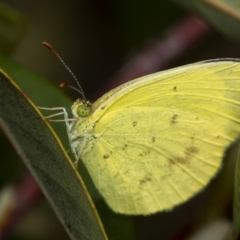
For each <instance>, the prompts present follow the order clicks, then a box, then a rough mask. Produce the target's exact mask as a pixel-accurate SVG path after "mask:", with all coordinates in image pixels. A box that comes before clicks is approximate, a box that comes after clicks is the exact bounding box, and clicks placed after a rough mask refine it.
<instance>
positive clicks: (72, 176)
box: [0, 72, 107, 240]
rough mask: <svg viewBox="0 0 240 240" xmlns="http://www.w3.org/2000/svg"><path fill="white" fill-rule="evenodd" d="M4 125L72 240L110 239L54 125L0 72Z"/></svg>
mask: <svg viewBox="0 0 240 240" xmlns="http://www.w3.org/2000/svg"><path fill="white" fill-rule="evenodd" d="M0 126H1V128H2V129H3V131H4V132H5V134H6V135H7V136H8V138H9V139H10V141H11V142H12V144H13V145H14V147H15V149H16V150H17V152H18V154H19V155H20V156H21V157H22V159H23V160H24V162H25V164H26V166H27V167H28V168H29V170H30V171H31V173H32V174H33V175H34V177H35V178H36V180H37V181H38V183H39V185H40V186H41V188H42V190H43V192H44V193H45V195H46V196H47V198H48V200H49V202H50V203H51V205H52V206H53V208H54V210H55V212H56V213H57V215H58V217H59V219H60V221H61V223H62V224H63V225H64V227H65V229H66V230H67V232H68V233H69V235H70V236H71V238H72V239H89V240H92V239H99V240H100V239H101V240H102V239H107V236H106V234H105V232H104V229H103V226H102V224H101V221H100V219H99V217H98V214H97V211H96V209H95V207H94V205H93V202H92V201H91V198H90V197H89V195H88V193H87V191H86V188H85V185H84V184H83V181H82V180H81V178H80V176H79V174H78V172H76V170H75V168H74V166H73V164H72V162H71V160H70V159H69V158H68V156H67V155H66V154H65V153H64V150H63V147H62V145H61V143H60V142H59V141H58V139H57V137H56V135H55V133H54V132H53V130H52V129H51V127H50V125H49V124H48V122H46V120H44V118H43V117H42V116H41V114H40V112H39V110H38V109H37V108H36V107H35V106H34V105H33V103H32V102H31V101H30V99H29V98H28V97H27V95H26V94H25V93H24V92H23V91H22V90H21V89H20V88H19V87H18V86H17V85H16V84H15V83H14V82H13V81H12V80H11V79H10V78H9V77H8V76H7V75H6V74H5V73H4V72H1V73H0Z"/></svg>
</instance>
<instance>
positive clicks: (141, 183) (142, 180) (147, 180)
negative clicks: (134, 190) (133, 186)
mask: <svg viewBox="0 0 240 240" xmlns="http://www.w3.org/2000/svg"><path fill="white" fill-rule="evenodd" d="M150 181H152V179H151V178H150V177H145V178H143V179H141V180H139V184H140V185H143V184H145V183H147V182H150Z"/></svg>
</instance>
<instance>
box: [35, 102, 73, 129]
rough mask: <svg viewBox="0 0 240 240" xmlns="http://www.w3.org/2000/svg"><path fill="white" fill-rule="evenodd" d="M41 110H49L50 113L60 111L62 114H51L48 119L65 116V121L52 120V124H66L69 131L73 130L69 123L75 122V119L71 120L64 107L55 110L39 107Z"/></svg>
mask: <svg viewBox="0 0 240 240" xmlns="http://www.w3.org/2000/svg"><path fill="white" fill-rule="evenodd" d="M38 108H39V109H41V110H49V111H56V110H60V111H61V112H58V113H55V114H51V115H49V116H46V117H45V118H46V119H50V118H53V117H56V116H59V115H63V117H64V119H58V120H54V119H51V120H50V121H52V122H65V123H66V126H67V130H68V131H70V130H71V124H70V123H69V122H70V121H75V119H70V118H69V117H68V113H67V111H66V109H65V108H63V107H54V108H47V107H38Z"/></svg>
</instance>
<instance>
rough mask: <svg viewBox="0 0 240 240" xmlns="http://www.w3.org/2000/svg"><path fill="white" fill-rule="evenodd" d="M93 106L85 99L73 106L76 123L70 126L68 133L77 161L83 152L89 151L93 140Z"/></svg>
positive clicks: (78, 100)
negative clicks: (91, 118)
mask: <svg viewBox="0 0 240 240" xmlns="http://www.w3.org/2000/svg"><path fill="white" fill-rule="evenodd" d="M92 112H93V111H92V104H91V103H90V102H89V101H86V100H83V99H77V100H76V101H75V102H74V104H73V105H72V114H73V116H74V118H76V121H74V122H72V123H71V124H70V131H69V133H68V136H69V141H70V145H71V148H72V150H73V153H74V155H75V157H76V158H77V159H79V158H80V157H81V154H82V152H83V150H86V149H88V145H89V143H90V142H91V138H92V129H93V126H94V123H93V122H92V121H90V115H91V114H92Z"/></svg>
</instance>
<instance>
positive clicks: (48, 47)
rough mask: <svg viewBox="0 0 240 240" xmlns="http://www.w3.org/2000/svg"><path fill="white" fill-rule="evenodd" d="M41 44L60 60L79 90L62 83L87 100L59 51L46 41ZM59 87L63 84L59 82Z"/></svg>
mask: <svg viewBox="0 0 240 240" xmlns="http://www.w3.org/2000/svg"><path fill="white" fill-rule="evenodd" d="M42 45H43V46H44V47H46V48H47V49H49V50H50V51H51V52H52V53H53V54H54V55H55V56H56V57H57V58H58V59H59V60H60V62H61V63H62V64H63V66H64V67H65V68H66V69H67V71H68V72H69V73H70V74H71V75H72V77H73V79H74V80H75V82H76V83H77V86H78V88H79V90H78V89H77V88H75V87H72V86H69V85H67V84H64V86H67V87H70V88H72V89H74V90H76V91H77V92H79V93H80V94H81V95H82V97H83V98H84V100H85V101H87V99H86V97H85V95H84V92H83V90H82V87H81V85H80V83H79V81H78V79H77V77H76V76H75V75H74V74H73V72H72V70H71V69H70V68H69V67H68V65H67V64H66V63H65V62H64V61H63V59H62V57H61V56H60V55H59V53H58V52H57V51H56V50H55V49H54V48H53V46H52V45H50V44H49V43H47V42H42ZM60 87H63V86H61V84H60Z"/></svg>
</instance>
